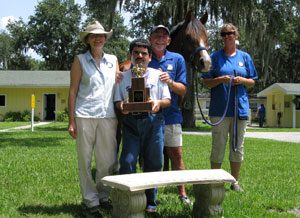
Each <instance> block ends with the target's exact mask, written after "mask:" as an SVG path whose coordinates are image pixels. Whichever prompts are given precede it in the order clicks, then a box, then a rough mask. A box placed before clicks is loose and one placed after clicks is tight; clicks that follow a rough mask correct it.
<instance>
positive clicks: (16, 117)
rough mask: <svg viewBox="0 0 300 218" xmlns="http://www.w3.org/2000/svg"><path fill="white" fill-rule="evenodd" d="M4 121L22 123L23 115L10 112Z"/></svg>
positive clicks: (5, 115)
mask: <svg viewBox="0 0 300 218" xmlns="http://www.w3.org/2000/svg"><path fill="white" fill-rule="evenodd" d="M3 120H4V121H6V122H14V121H21V120H22V114H21V112H19V111H17V112H16V111H8V112H7V113H6V114H4V119H3Z"/></svg>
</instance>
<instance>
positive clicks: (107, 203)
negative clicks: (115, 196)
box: [99, 198, 112, 210]
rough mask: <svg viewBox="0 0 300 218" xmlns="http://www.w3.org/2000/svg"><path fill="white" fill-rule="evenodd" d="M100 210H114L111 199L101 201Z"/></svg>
mask: <svg viewBox="0 0 300 218" xmlns="http://www.w3.org/2000/svg"><path fill="white" fill-rule="evenodd" d="M99 204H100V208H103V209H105V210H110V209H112V202H111V200H110V199H109V198H102V199H100V200H99Z"/></svg>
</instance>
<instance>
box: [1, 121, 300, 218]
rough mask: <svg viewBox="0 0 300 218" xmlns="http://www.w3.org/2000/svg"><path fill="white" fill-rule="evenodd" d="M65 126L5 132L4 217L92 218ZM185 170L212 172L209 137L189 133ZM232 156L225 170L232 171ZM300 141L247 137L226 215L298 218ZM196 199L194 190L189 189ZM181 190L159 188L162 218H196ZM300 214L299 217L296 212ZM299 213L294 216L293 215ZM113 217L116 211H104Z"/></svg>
mask: <svg viewBox="0 0 300 218" xmlns="http://www.w3.org/2000/svg"><path fill="white" fill-rule="evenodd" d="M66 128H67V124H66V123H54V124H51V125H46V126H40V127H36V128H35V131H34V132H31V131H29V130H28V131H18V132H0V139H1V140H0V189H1V191H0V217H87V216H88V215H87V214H88V213H87V211H86V210H84V209H83V207H82V205H81V195H80V191H79V181H78V176H77V158H76V150H75V141H73V140H72V139H71V138H70V136H69V135H68V133H67V131H65V130H66ZM183 137H184V138H183V140H184V160H185V165H186V169H207V168H209V159H208V158H209V154H210V146H211V137H210V136H194V135H193V136H189V135H184V136H183ZM227 157H228V153H227V154H226V157H225V160H224V165H223V168H224V169H225V170H227V171H229V163H228V158H227ZM299 161H300V143H288V142H279V141H273V140H266V139H253V138H247V139H246V141H245V161H244V163H243V165H242V169H241V179H240V183H241V185H242V186H243V188H244V189H245V192H244V193H234V192H232V191H230V190H229V184H226V186H225V188H226V193H225V199H224V202H223V209H224V217H234V218H235V217H250V218H252V217H270V218H271V217H272V218H273V217H299V216H300V215H299V210H300V173H299V172H300V164H299ZM187 192H188V194H189V196H190V197H191V199H192V200H194V198H193V194H192V192H193V191H192V186H191V185H188V186H187ZM176 193H177V189H176V187H166V188H159V194H158V202H159V206H158V212H159V217H170V218H171V217H172V218H173V217H178V218H179V217H182V218H183V217H192V210H191V208H189V207H186V206H183V205H181V203H180V201H179V200H178V198H177V194H176ZM297 211H298V216H296V215H295V214H294V213H297ZM293 212H294V213H293ZM103 213H104V215H105V217H110V214H111V211H103Z"/></svg>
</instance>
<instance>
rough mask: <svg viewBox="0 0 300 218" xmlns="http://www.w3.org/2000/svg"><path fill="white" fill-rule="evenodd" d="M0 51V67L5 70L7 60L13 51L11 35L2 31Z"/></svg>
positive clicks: (0, 34)
mask: <svg viewBox="0 0 300 218" xmlns="http://www.w3.org/2000/svg"><path fill="white" fill-rule="evenodd" d="M0 51H1V52H0V69H4V70H7V69H8V60H9V59H10V57H11V55H12V53H13V48H12V39H11V37H10V36H9V35H8V34H7V33H5V32H4V31H1V33H0Z"/></svg>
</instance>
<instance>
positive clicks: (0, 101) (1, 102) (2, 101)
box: [0, 95, 5, 107]
mask: <svg viewBox="0 0 300 218" xmlns="http://www.w3.org/2000/svg"><path fill="white" fill-rule="evenodd" d="M0 107H5V95H0Z"/></svg>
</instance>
